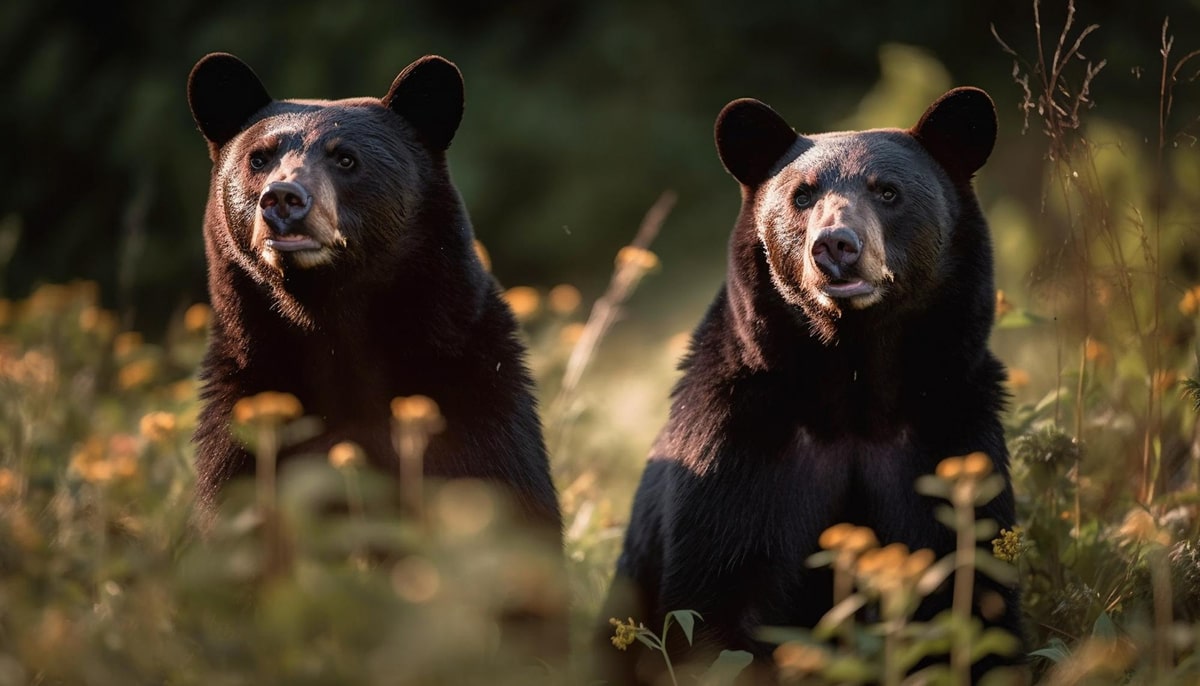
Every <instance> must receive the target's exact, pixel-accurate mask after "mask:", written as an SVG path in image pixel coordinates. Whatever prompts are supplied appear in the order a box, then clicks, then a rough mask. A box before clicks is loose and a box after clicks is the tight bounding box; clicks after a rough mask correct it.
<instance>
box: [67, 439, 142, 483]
mask: <svg viewBox="0 0 1200 686" xmlns="http://www.w3.org/2000/svg"><path fill="white" fill-rule="evenodd" d="M137 453H138V446H137V441H136V439H134V437H133V436H130V435H128V434H116V435H114V436H112V437H110V438H109V439H108V441H107V442H106V441H105V440H104V439H102V438H101V437H99V436H91V437H89V438H88V439H87V440H86V441H84V443H83V445H81V446H78V447H77V448H76V449H75V452H74V454H73V455H72V456H71V464H70V470H71V471H72V472H74V473H75V474H78V475H79V476H80V478H82V479H83V480H84V481H87V482H88V483H93V484H105V483H108V482H110V481H112V480H114V479H118V478H120V479H128V478H131V477H133V476H136V475H137V473H138V459H137Z"/></svg>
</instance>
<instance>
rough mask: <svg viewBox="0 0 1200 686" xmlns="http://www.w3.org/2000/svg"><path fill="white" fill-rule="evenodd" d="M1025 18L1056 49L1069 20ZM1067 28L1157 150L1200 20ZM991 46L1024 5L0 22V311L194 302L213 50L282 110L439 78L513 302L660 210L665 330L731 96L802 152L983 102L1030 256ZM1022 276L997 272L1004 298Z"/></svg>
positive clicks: (723, 230)
mask: <svg viewBox="0 0 1200 686" xmlns="http://www.w3.org/2000/svg"><path fill="white" fill-rule="evenodd" d="M1043 4H1044V5H1045V6H1044V7H1042V8H1041V9H1042V20H1043V23H1044V24H1046V25H1048V26H1049V27H1052V29H1050V32H1051V33H1052V34H1053V32H1055V31H1056V30H1057V27H1059V26H1061V24H1062V20H1063V14H1064V11H1065V7H1064V6H1063V5H1065V3H1058V2H1047V3H1043ZM1132 10H1136V11H1132ZM1078 14H1079V17H1078V19H1077V21H1078V22H1079V23H1080V24H1081V25H1082V24H1090V23H1096V24H1099V25H1100V29H1099V30H1098V31H1096V32H1095V33H1094V34H1093V35H1092V36H1090V37H1089V38H1088V41H1087V44H1086V47H1085V49H1084V51H1083V52H1084V54H1085V55H1086V56H1087V57H1088V58H1089V59H1095V60H1099V59H1106V60H1107V66H1106V67H1105V69H1104V70H1103V72H1102V73H1101V75H1100V76H1098V77H1097V78H1096V80H1095V82H1094V84H1093V88H1092V100H1093V101H1094V102H1096V103H1098V104H1099V105H1101V106H1102V108H1103V113H1104V117H1105V118H1106V119H1107V120H1110V121H1113V122H1115V123H1116V124H1117V125H1119V126H1124V127H1127V128H1132V129H1135V130H1145V131H1152V130H1155V129H1156V127H1157V120H1158V119H1157V118H1158V107H1159V98H1158V92H1159V81H1158V76H1159V68H1160V64H1159V62H1160V60H1161V58H1160V55H1159V50H1160V41H1161V30H1162V22H1163V19H1164V18H1165V17H1167V16H1169V17H1170V20H1171V30H1172V33H1174V34H1176V35H1178V36H1180V37H1181V38H1189V37H1190V38H1196V37H1200V2H1197V1H1196V0H1146V1H1144V2H1139V3H1136V4H1135V3H1130V2H1111V1H1110V2H1081V3H1080V4H1079V8H1078ZM992 25H994V26H995V30H996V31H997V32H998V33H999V34H1000V35H1001V36H1002V37H1003V38H1004V40H1005V41H1007V42H1008V43H1009V44H1010V45H1011V46H1012V47H1013V48H1014V49H1016V50H1017V51H1018V52H1020V53H1022V54H1025V55H1031V56H1032V55H1033V54H1035V53H1036V45H1035V40H1034V31H1033V7H1032V4H1031V3H1029V2H1024V1H1016V2H999V1H995V0H988V1H982V2H962V1H960V0H927V1H926V2H921V3H914V2H866V3H863V2H859V3H844V2H833V1H829V0H811V1H807V2H728V1H726V0H700V1H696V2H690V3H668V2H653V1H650V2H646V1H639V2H610V3H579V2H562V1H557V0H523V1H520V2H512V3H491V2H406V3H354V2H313V1H306V0H293V1H292V2H287V3H256V2H245V1H242V2H231V1H229V0H205V1H204V2H195V1H184V2H146V1H142V2H128V1H127V2H113V3H96V2H33V1H27V0H15V1H10V2H6V3H3V5H2V6H0V74H3V76H2V77H0V102H2V103H3V106H2V107H0V130H3V131H4V132H5V139H4V144H3V146H0V150H2V153H0V154H2V155H3V167H4V169H5V172H4V183H2V184H0V296H4V297H8V298H20V297H24V296H25V295H26V294H27V293H28V292H29V291H30V290H31V289H32V288H33V287H35V286H36V285H37V284H38V283H41V282H61V281H65V280H68V279H72V278H87V279H93V280H96V281H98V282H99V283H100V286H101V288H100V292H101V293H102V294H103V298H104V300H105V303H104V304H106V305H107V306H110V307H115V308H116V309H117V310H118V312H119V314H120V315H121V316H122V318H123V320H124V322H125V324H126V325H127V326H135V327H137V328H140V329H141V330H144V331H147V332H150V334H151V335H153V332H154V331H158V330H161V329H162V323H163V322H164V321H165V320H166V319H167V318H168V317H169V316H170V315H171V314H172V313H176V312H178V311H179V309H180V308H182V307H185V306H186V305H187V304H188V303H191V302H194V301H196V300H202V299H203V298H204V263H203V252H202V241H201V236H200V224H201V212H202V207H203V203H204V200H205V193H206V188H207V175H208V172H209V161H208V159H207V156H206V153H205V147H204V144H203V141H202V140H201V138H200V136H199V134H198V133H197V132H196V130H195V127H194V125H193V122H192V120H191V118H190V115H189V113H188V110H187V104H186V101H185V97H184V85H185V80H186V77H187V73H188V70H189V69H190V67H191V66H192V64H193V63H194V62H195V61H196V60H197V59H198V58H199V57H201V56H202V55H204V54H205V53H207V52H210V51H217V50H222V51H229V52H233V53H235V54H237V55H239V56H240V57H242V58H243V59H244V60H246V61H247V62H248V63H249V64H250V65H251V66H253V67H254V69H255V70H256V71H257V72H258V73H259V75H260V77H261V78H262V79H263V80H264V82H265V83H266V84H267V87H268V89H269V90H270V91H271V92H272V94H273V95H275V96H276V97H281V98H284V97H317V98H338V97H347V96H355V95H367V94H369V95H381V94H383V93H384V92H385V90H386V89H387V87H388V85H389V84H390V82H391V80H392V78H393V77H394V76H395V75H396V73H397V72H398V71H399V70H400V69H402V68H403V67H404V66H405V65H406V64H408V63H409V62H410V61H411V60H413V59H415V58H416V57H418V56H420V55H422V54H425V53H438V54H441V55H444V56H446V57H448V58H449V59H451V60H453V61H455V62H456V63H457V64H458V65H459V67H460V68H461V69H462V71H463V73H464V75H465V78H466V84H467V111H466V116H465V119H464V121H463V124H462V127H461V128H460V130H459V134H458V137H457V138H456V140H455V141H454V144H453V146H452V147H451V150H450V162H451V168H452V171H453V173H454V176H455V178H456V180H457V182H458V184H459V187H460V189H461V191H462V193H463V196H464V198H465V201H466V204H467V206H468V208H469V210H470V212H471V215H472V218H473V221H474V224H475V229H476V233H477V234H478V236H479V238H480V239H481V240H482V241H483V242H484V243H485V244H486V246H487V247H488V249H489V250H490V252H491V255H492V258H493V262H494V269H495V272H496V274H497V275H498V277H499V278H500V280H501V281H502V282H503V283H504V284H505V285H510V286H511V285H516V284H530V285H534V286H542V287H544V286H550V285H553V284H555V283H558V282H561V281H567V280H569V281H571V282H572V283H574V284H575V285H577V286H578V287H579V288H580V289H581V290H582V291H583V293H584V295H585V298H589V297H594V296H596V295H598V294H599V292H600V291H601V290H602V288H603V285H604V283H605V282H606V280H607V278H608V276H609V274H610V272H611V268H612V255H613V254H614V253H615V251H616V250H617V249H618V248H619V246H621V245H622V244H624V243H626V242H628V241H629V239H630V237H631V236H632V234H633V232H634V230H635V228H636V226H637V224H638V221H639V219H640V217H641V215H642V213H643V212H644V211H645V210H646V208H647V207H648V206H649V205H650V204H651V203H652V202H653V201H654V199H655V198H656V197H657V196H658V195H659V194H660V193H661V192H662V191H664V190H667V189H672V190H674V191H676V192H677V193H678V197H679V200H678V204H677V205H676V208H675V210H674V212H673V213H672V215H671V216H670V217H669V218H668V220H667V222H666V224H665V226H664V228H663V231H662V234H661V237H660V239H659V240H658V242H657V244H656V246H655V248H656V250H657V252H659V254H660V255H661V256H662V261H663V268H662V272H661V274H660V275H659V277H658V278H656V279H654V280H652V281H651V282H648V283H647V285H646V286H645V288H644V289H643V293H642V295H640V296H639V297H640V299H641V300H640V304H639V307H645V308H649V309H650V310H651V311H654V312H661V313H663V314H664V317H663V318H658V317H656V318H655V319H659V320H661V321H664V326H669V327H672V328H676V329H677V328H680V327H686V326H688V325H689V324H688V321H689V320H694V317H695V314H696V311H697V309H698V308H699V307H701V306H702V304H703V303H704V302H705V301H707V299H708V298H709V297H711V294H712V292H713V286H714V285H715V284H716V283H717V282H718V281H719V279H720V278H721V274H722V272H723V269H724V257H723V256H724V250H725V241H726V237H727V235H728V231H729V229H730V226H731V224H732V220H733V218H734V215H735V212H736V209H737V205H738V202H739V198H738V193H737V188H736V185H735V184H734V182H733V181H732V180H731V179H730V178H729V177H727V176H726V174H725V172H724V171H723V170H722V168H721V166H720V163H719V161H718V160H717V157H716V153H715V151H714V149H713V145H712V135H711V130H712V122H713V119H714V118H715V116H716V114H717V112H718V111H719V110H720V108H721V107H722V106H723V105H724V104H725V103H726V102H728V101H729V100H731V99H733V98H737V97H741V96H753V97H757V98H760V99H762V100H764V101H766V102H768V103H770V104H771V105H773V106H774V107H775V108H776V109H777V110H778V111H780V112H781V113H782V114H783V115H784V116H785V117H786V118H788V120H789V121H790V122H791V123H792V124H793V125H794V126H795V127H796V128H797V129H799V130H801V131H819V130H826V129H831V128H838V127H860V126H907V125H909V124H911V123H912V122H913V121H914V120H915V117H916V116H918V115H919V114H920V112H921V110H922V109H923V108H924V107H925V105H927V104H928V102H929V101H930V99H931V98H932V97H933V96H936V95H937V94H938V93H940V92H941V90H943V89H944V88H946V87H948V86H953V85H960V84H973V85H978V86H981V87H983V88H985V89H987V90H988V91H989V92H990V93H991V94H992V96H993V98H994V99H995V101H996V103H997V106H998V108H999V110H1000V116H1001V133H1000V142H999V145H998V147H997V151H996V154H995V155H994V157H993V159H992V161H991V162H990V163H989V165H988V167H987V168H985V170H984V173H983V176H982V178H981V183H980V191H981V194H982V195H983V197H984V199H985V207H986V206H987V205H988V199H989V198H991V199H995V198H999V197H1004V198H1006V201H1009V204H1010V205H1011V207H1014V208H1016V209H1015V210H1014V211H1016V212H1018V213H1019V214H1020V216H1023V217H1026V218H1028V220H1027V221H1025V222H1024V224H1025V225H1026V228H1027V230H1032V231H1034V232H1035V233H1034V235H1033V236H1032V237H1033V238H1035V239H1037V238H1039V234H1038V232H1041V231H1043V230H1044V231H1050V232H1052V231H1053V228H1052V227H1047V228H1045V229H1042V228H1039V227H1037V223H1038V221H1039V212H1040V206H1041V202H1042V198H1041V195H1042V175H1043V172H1042V169H1043V161H1044V160H1043V158H1044V156H1045V152H1044V151H1045V149H1046V146H1045V141H1044V140H1042V135H1041V134H1040V131H1039V129H1038V126H1037V124H1036V123H1035V124H1034V125H1033V126H1031V127H1030V130H1029V131H1028V132H1027V133H1024V134H1023V133H1022V126H1023V124H1022V111H1021V109H1020V102H1021V99H1022V95H1021V90H1020V88H1019V87H1018V86H1017V85H1016V84H1014V83H1013V81H1012V78H1011V77H1010V73H1011V71H1012V59H1011V58H1010V57H1009V56H1008V55H1006V54H1005V53H1004V52H1003V51H1002V50H1001V48H1000V46H999V44H998V43H997V42H996V40H994V38H993V37H992V34H991V31H990V26H992ZM1185 42H1186V41H1185ZM1192 42H1193V43H1195V42H1196V41H1195V40H1193V41H1192ZM1187 47H1188V48H1189V49H1190V47H1195V46H1187ZM1198 90H1200V89H1196V88H1190V89H1187V88H1181V89H1180V91H1179V93H1178V94H1177V98H1178V99H1179V100H1178V102H1177V105H1176V109H1177V111H1181V112H1185V113H1186V112H1192V113H1194V112H1196V111H1197V108H1196V107H1195V106H1194V104H1195V102H1196V93H1197V91H1198ZM1151 142H1152V141H1150V140H1149V139H1147V144H1148V145H1149V143H1151ZM993 224H994V229H995V230H996V231H997V232H1001V231H1004V230H1006V229H1005V227H1004V226H1003V225H999V226H997V225H996V220H993ZM1001 224H1003V222H1002V221H1001ZM1013 230H1014V231H1016V230H1017V229H1013ZM1041 237H1044V236H1041ZM998 242H999V243H1000V244H1001V246H1002V247H1003V245H1004V244H1005V240H1004V239H1003V238H1000V239H998ZM1010 242H1011V241H1010ZM1016 242H1018V243H1019V242H1021V241H1020V240H1016ZM1004 257H1005V256H1004V254H1003V252H1002V254H1001V255H1000V258H1001V262H1002V263H1003V261H1004ZM1028 266H1029V264H1028V261H1023V262H1021V264H1020V268H1021V269H1022V270H1023V271H1022V272H1021V273H1012V274H1008V275H1007V276H1006V272H1005V271H1004V269H1003V268H1002V269H1001V279H1002V281H1004V280H1005V279H1008V280H1010V281H1020V280H1021V279H1023V278H1025V275H1026V274H1027V273H1028V269H1027V267H1028ZM1002 285H1004V284H1003V283H1002ZM1008 286H1009V288H1017V287H1019V284H1018V283H1010V284H1008ZM671 312H681V313H682V314H680V315H679V316H678V318H672V317H671V316H670V314H671Z"/></svg>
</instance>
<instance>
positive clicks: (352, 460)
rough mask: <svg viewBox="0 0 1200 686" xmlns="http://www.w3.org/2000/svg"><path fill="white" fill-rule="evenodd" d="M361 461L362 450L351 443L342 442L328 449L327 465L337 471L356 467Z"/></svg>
mask: <svg viewBox="0 0 1200 686" xmlns="http://www.w3.org/2000/svg"><path fill="white" fill-rule="evenodd" d="M362 461H363V452H362V448H360V447H358V445H357V444H355V443H352V442H351V441H342V442H341V443H338V444H336V445H334V446H333V447H332V448H330V449H329V464H331V465H333V466H334V467H335V468H337V469H344V468H346V467H356V466H358V465H359V464H361V463H362Z"/></svg>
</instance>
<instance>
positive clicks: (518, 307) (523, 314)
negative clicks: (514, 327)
mask: <svg viewBox="0 0 1200 686" xmlns="http://www.w3.org/2000/svg"><path fill="white" fill-rule="evenodd" d="M504 300H505V301H506V302H508V306H509V307H511V308H512V311H513V314H514V315H515V316H516V318H517V319H518V320H519V321H526V320H527V319H529V318H530V317H532V316H533V315H535V314H537V311H538V308H539V307H541V300H542V297H541V296H540V295H538V292H537V291H536V290H534V289H533V288H530V287H529V286H514V287H512V288H510V289H508V290H507V291H504Z"/></svg>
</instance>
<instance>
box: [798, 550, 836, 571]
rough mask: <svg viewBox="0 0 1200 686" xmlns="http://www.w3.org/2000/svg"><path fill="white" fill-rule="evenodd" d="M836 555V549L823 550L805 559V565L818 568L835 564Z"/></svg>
mask: <svg viewBox="0 0 1200 686" xmlns="http://www.w3.org/2000/svg"><path fill="white" fill-rule="evenodd" d="M836 557H837V553H836V552H835V551H833V550H822V551H819V552H815V553H813V554H812V555H809V556H808V559H807V560H805V561H804V565H805V566H806V567H809V568H812V569H817V568H818V567H828V566H829V565H831V564H833V561H834V559H835V558H836Z"/></svg>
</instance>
